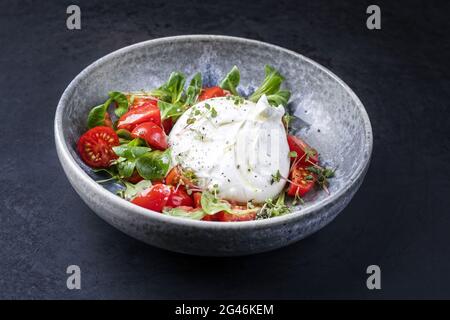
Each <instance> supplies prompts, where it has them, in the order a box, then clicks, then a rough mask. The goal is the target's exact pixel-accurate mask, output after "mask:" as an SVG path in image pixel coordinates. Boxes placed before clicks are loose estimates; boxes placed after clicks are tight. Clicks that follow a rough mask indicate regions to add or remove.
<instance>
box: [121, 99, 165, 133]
mask: <svg viewBox="0 0 450 320" xmlns="http://www.w3.org/2000/svg"><path fill="white" fill-rule="evenodd" d="M149 121H151V122H153V123H154V124H156V125H158V126H161V113H160V112H159V108H158V106H157V105H154V104H144V105H142V106H139V107H135V108H132V109H130V110H129V111H128V112H127V113H125V114H124V115H123V116H121V117H120V119H119V122H118V123H117V129H126V130H128V131H132V130H133V129H134V128H135V127H136V126H137V125H139V124H141V123H144V122H149Z"/></svg>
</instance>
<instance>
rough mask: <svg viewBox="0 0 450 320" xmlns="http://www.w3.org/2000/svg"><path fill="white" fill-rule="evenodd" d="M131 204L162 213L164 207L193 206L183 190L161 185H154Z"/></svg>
mask: <svg viewBox="0 0 450 320" xmlns="http://www.w3.org/2000/svg"><path fill="white" fill-rule="evenodd" d="M131 202H132V203H134V204H137V205H138V206H141V207H144V208H147V209H150V210H153V211H157V212H162V210H163V208H164V207H171V208H175V207H181V206H182V207H192V206H193V204H194V202H193V201H192V198H191V197H190V196H189V195H188V194H187V193H186V192H185V191H184V190H183V189H181V188H178V189H176V188H175V187H173V186H167V185H165V184H162V183H158V184H154V185H153V186H151V187H150V188H148V189H147V190H145V191H144V192H143V193H142V194H140V195H139V196H137V197H136V198H134V199H133V200H131Z"/></svg>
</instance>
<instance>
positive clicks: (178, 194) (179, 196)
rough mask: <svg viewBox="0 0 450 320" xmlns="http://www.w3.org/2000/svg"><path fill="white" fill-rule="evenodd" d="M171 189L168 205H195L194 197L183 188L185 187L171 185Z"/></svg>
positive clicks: (174, 206) (173, 206)
mask: <svg viewBox="0 0 450 320" xmlns="http://www.w3.org/2000/svg"><path fill="white" fill-rule="evenodd" d="M170 189H171V192H170V195H169V198H168V199H167V202H166V207H171V208H176V207H192V206H193V205H194V202H193V201H192V198H191V197H190V196H189V195H188V194H187V193H186V191H184V190H183V188H181V187H179V188H176V187H173V186H171V187H170Z"/></svg>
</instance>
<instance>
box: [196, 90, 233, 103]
mask: <svg viewBox="0 0 450 320" xmlns="http://www.w3.org/2000/svg"><path fill="white" fill-rule="evenodd" d="M228 95H230V92H229V91H228V90H223V89H222V88H221V87H211V88H203V89H202V91H201V92H200V95H199V96H198V101H203V100H207V99H211V98H217V97H224V96H228Z"/></svg>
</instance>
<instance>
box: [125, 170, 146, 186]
mask: <svg viewBox="0 0 450 320" xmlns="http://www.w3.org/2000/svg"><path fill="white" fill-rule="evenodd" d="M127 180H128V182H131V183H138V182H139V181H142V180H144V178H142V177H141V175H140V174H139V173H138V172H137V170H134V172H133V174H132V175H131V177H129V178H127Z"/></svg>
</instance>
